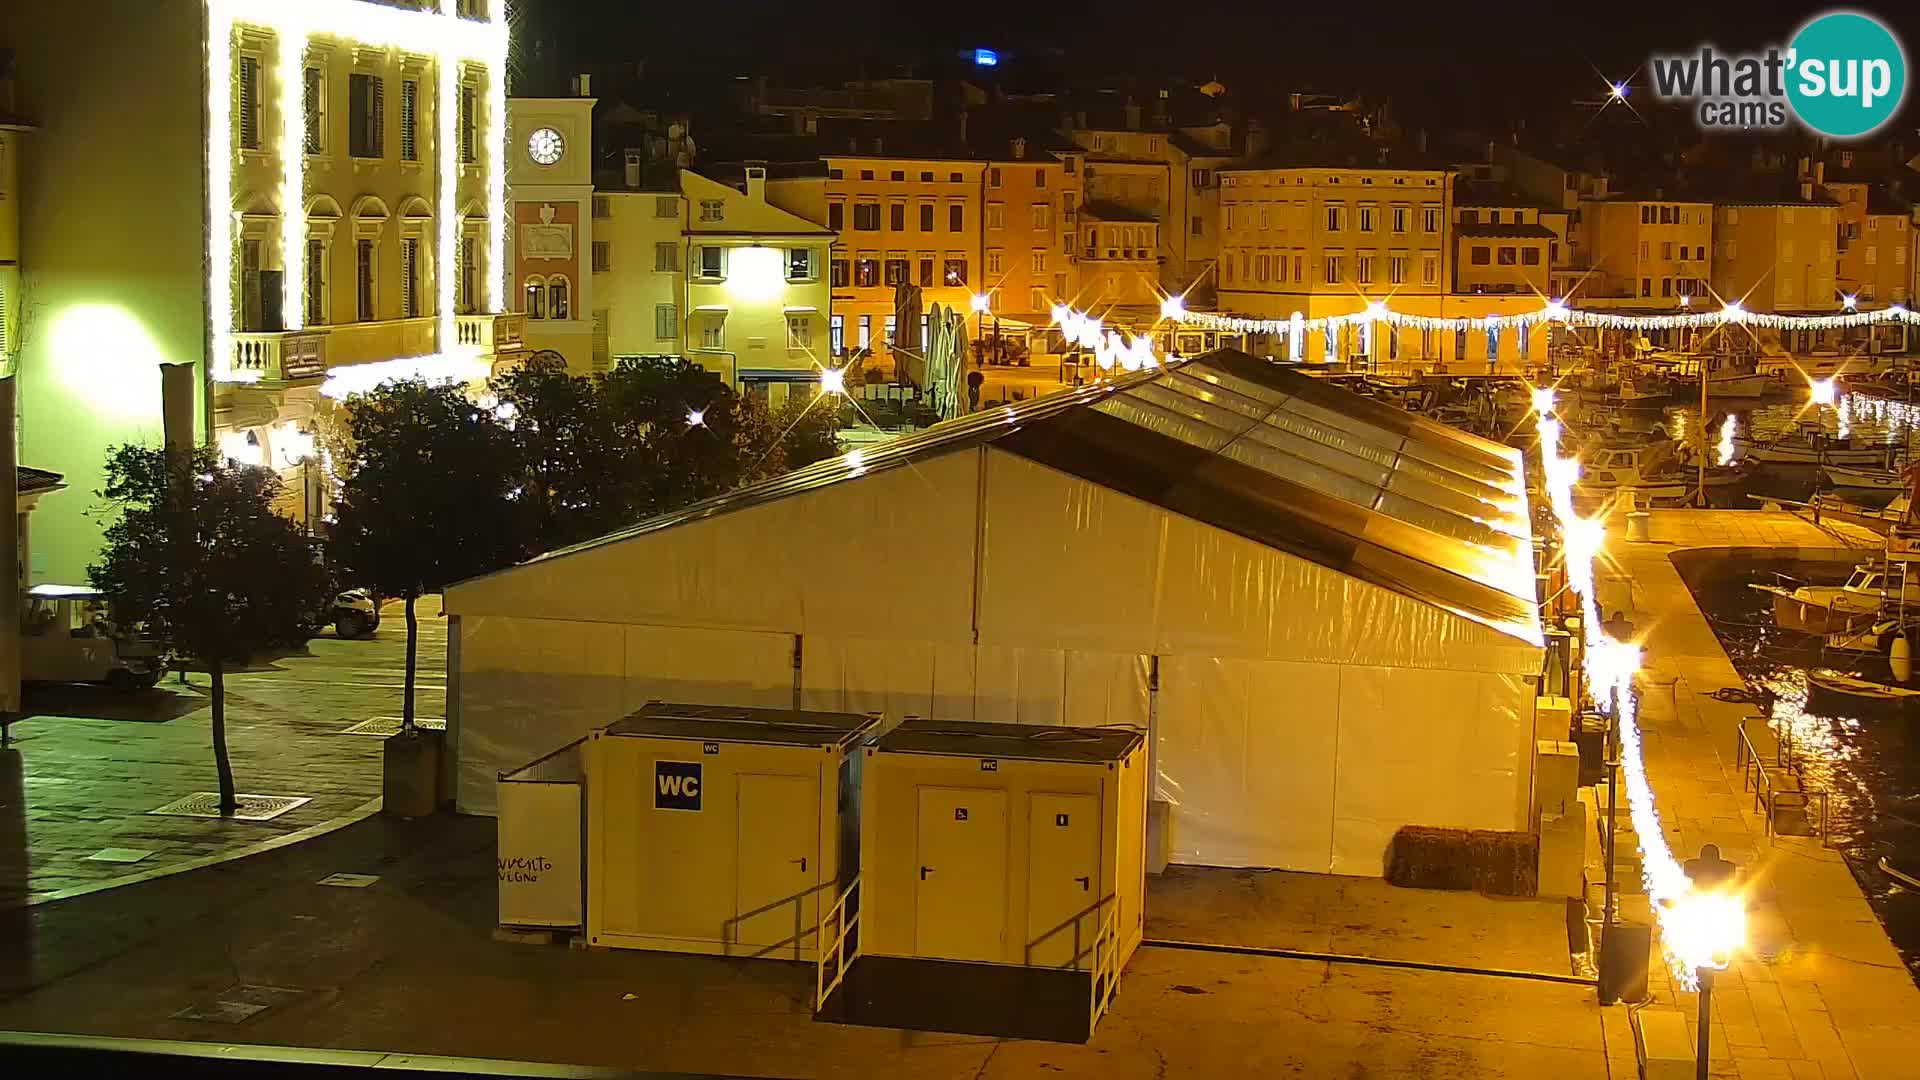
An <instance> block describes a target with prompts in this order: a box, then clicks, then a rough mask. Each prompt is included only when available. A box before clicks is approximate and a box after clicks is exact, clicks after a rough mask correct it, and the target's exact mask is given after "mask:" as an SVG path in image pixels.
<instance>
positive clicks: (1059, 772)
mask: <svg viewBox="0 0 1920 1080" xmlns="http://www.w3.org/2000/svg"><path fill="white" fill-rule="evenodd" d="M863 756H864V757H865V758H866V764H865V769H864V772H863V774H862V776H861V852H862V856H861V874H860V879H859V881H858V883H857V886H855V887H854V888H853V889H851V890H850V893H852V894H857V895H849V896H848V897H846V898H845V899H844V900H843V901H842V903H841V904H837V905H836V906H835V907H833V908H830V909H829V910H828V912H827V915H828V918H827V919H826V920H825V924H826V925H825V927H824V929H823V933H824V935H825V937H824V940H825V941H826V942H827V946H826V948H827V951H828V954H829V955H828V956H827V957H826V959H825V960H823V962H822V966H821V976H822V977H821V980H820V987H821V991H822V992H821V1000H820V1001H819V1003H818V1004H819V1006H820V1018H821V1019H837V1020H843V1021H848V1022H854V1023H863V1024H876V1025H882V1026H892V1027H909V1028H919V1029H932V1030H943V1031H955V1032H965V1033H971V1034H986V1035H1000V1036H1009V1037H1021V1038H1043V1039H1054V1040H1065V1041H1077V1042H1084V1041H1085V1040H1086V1039H1087V1038H1088V1037H1089V1036H1090V1034H1091V1032H1092V1029H1093V1026H1094V1025H1095V1024H1096V1023H1098V1021H1099V1017H1100V1014H1101V1013H1102V1012H1103V1011H1104V1010H1105V1008H1106V1005H1107V1003H1108V1002H1109V1001H1110V1000H1111V998H1112V995H1113V986H1114V983H1115V981H1116V980H1117V979H1118V977H1119V973H1120V971H1121V969H1122V968H1124V967H1125V966H1126V964H1127V961H1128V960H1129V959H1130V958H1131V957H1132V955H1133V951H1134V949H1136V948H1138V947H1139V944H1140V939H1141V936H1142V934H1143V933H1144V932H1145V928H1146V920H1145V917H1144V913H1143V903H1144V899H1145V892H1146V806H1147V776H1146V773H1147V768H1146V740H1145V738H1144V736H1143V735H1142V734H1141V733H1140V732H1139V731H1137V730H1134V729H1132V728H1061V727H1035V726H1028V725H1020V724H974V723H957V722H945V721H937V720H909V721H907V722H906V723H904V724H901V725H900V726H899V727H897V728H895V729H894V730H893V731H891V732H888V733H887V734H885V735H883V736H881V737H880V738H879V739H878V740H876V741H875V742H873V743H872V744H870V745H869V746H868V747H867V749H866V750H865V751H864V754H863ZM848 905H851V906H852V907H854V908H855V913H854V914H853V915H852V916H851V917H849V916H848V915H846V914H845V913H844V912H845V908H846V907H847V906H848ZM849 918H851V921H852V922H853V923H854V924H855V925H854V927H853V929H854V931H855V932H854V933H853V934H852V935H851V936H852V937H854V938H855V939H857V940H856V941H855V944H854V945H852V946H847V945H844V944H841V943H840V942H841V939H843V938H844V937H846V936H848V935H847V934H846V933H845V931H844V927H843V925H842V924H843V923H845V922H846V921H848V920H849ZM842 968H844V969H845V974H844V978H842V977H840V969H842ZM836 982H837V983H840V984H841V985H839V986H837V987H834V986H831V985H830V984H834V983H836ZM829 991H831V992H829Z"/></svg>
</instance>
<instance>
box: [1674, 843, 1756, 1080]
mask: <svg viewBox="0 0 1920 1080" xmlns="http://www.w3.org/2000/svg"><path fill="white" fill-rule="evenodd" d="M1681 869H1682V870H1683V871H1684V872H1685V874H1686V875H1687V880H1688V881H1689V882H1691V883H1692V885H1693V888H1694V891H1693V892H1692V893H1689V894H1688V895H1687V896H1685V897H1682V898H1681V900H1680V901H1679V904H1683V905H1685V906H1686V910H1685V911H1684V913H1683V912H1680V911H1676V912H1675V913H1674V915H1675V917H1674V922H1675V923H1676V924H1678V925H1679V926H1681V927H1683V928H1684V929H1682V930H1681V931H1680V933H1681V934H1682V935H1684V936H1688V937H1692V938H1693V939H1694V940H1685V941H1683V945H1684V946H1685V947H1686V955H1687V956H1688V958H1689V959H1691V960H1692V961H1693V973H1694V978H1695V979H1696V980H1698V982H1699V983H1700V1018H1699V1026H1700V1041H1699V1047H1698V1049H1697V1050H1696V1051H1695V1052H1694V1058H1693V1069H1694V1076H1695V1078H1696V1080H1707V1072H1708V1070H1709V1068H1710V1064H1709V1062H1710V1060H1711V1057H1712V1043H1713V976H1714V973H1716V972H1720V971H1725V970H1726V969H1727V965H1729V964H1731V963H1733V954H1734V951H1735V950H1737V949H1738V948H1740V946H1741V945H1742V944H1743V943H1744V942H1745V941H1746V936H1747V910H1746V902H1745V900H1743V899H1742V898H1741V897H1740V895H1739V894H1738V893H1736V892H1735V891H1734V890H1733V880H1734V875H1735V873H1736V872H1737V871H1738V869H1739V868H1738V867H1737V866H1735V865H1734V864H1733V862H1732V861H1730V860H1728V859H1724V858H1721V856H1720V847H1719V845H1717V844H1704V845H1702V846H1701V848H1700V855H1699V856H1698V857H1697V858H1692V859H1688V860H1687V861H1686V862H1685V863H1684V864H1682V867H1681ZM1676 907H1678V905H1676Z"/></svg>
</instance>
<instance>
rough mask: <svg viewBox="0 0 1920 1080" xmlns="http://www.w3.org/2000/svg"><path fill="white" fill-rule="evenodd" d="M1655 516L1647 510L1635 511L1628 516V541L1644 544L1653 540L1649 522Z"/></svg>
mask: <svg viewBox="0 0 1920 1080" xmlns="http://www.w3.org/2000/svg"><path fill="white" fill-rule="evenodd" d="M1652 517H1653V515H1651V514H1649V513H1647V512H1646V511H1645V510H1635V511H1634V512H1633V513H1631V514H1628V515H1627V539H1628V540H1631V541H1634V542H1635V543H1641V544H1644V543H1646V542H1647V541H1648V540H1651V539H1652V538H1653V536H1652V533H1651V531H1650V524H1649V522H1650V521H1651V520H1652Z"/></svg>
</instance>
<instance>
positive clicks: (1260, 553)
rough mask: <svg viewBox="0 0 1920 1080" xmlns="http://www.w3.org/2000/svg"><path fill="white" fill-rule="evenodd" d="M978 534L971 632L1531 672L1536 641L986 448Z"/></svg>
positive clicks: (1099, 644) (1013, 640) (1066, 642)
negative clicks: (976, 623)
mask: <svg viewBox="0 0 1920 1080" xmlns="http://www.w3.org/2000/svg"><path fill="white" fill-rule="evenodd" d="M983 533H984V546H983V548H982V552H983V559H984V565H983V567H982V569H981V573H980V582H981V595H980V641H981V643H982V644H989V643H991V644H1010V645H1026V646H1040V647H1053V648H1062V647H1076V646H1078V647H1088V648H1099V649H1103V650H1107V651H1113V652H1131V653H1140V654H1150V653H1158V654H1160V655H1163V656H1166V655H1195V654H1198V655H1204V656H1232V657H1239V658H1243V659H1249V660H1300V661H1312V662H1319V663H1334V664H1382V665H1386V666H1407V667H1431V668H1444V669H1451V670H1464V671H1494V672H1502V673H1507V674H1535V673H1537V672H1538V671H1539V670H1540V647H1539V646H1537V645H1533V644H1531V643H1529V642H1526V641H1522V640H1520V639H1518V638H1515V637H1511V636H1509V635H1507V634H1503V633H1501V632H1500V631H1498V630H1495V629H1493V628H1491V627H1488V626H1483V625H1481V624H1479V623H1476V622H1474V621H1472V620H1470V619H1465V618H1461V617H1460V616H1457V615H1454V614H1453V613H1451V612H1448V611H1445V610H1442V609H1440V608H1437V607H1434V606H1432V605H1431V604H1426V603H1422V602H1421V601H1419V600H1415V599H1413V598H1411V597H1407V596H1402V595H1400V594H1399V593H1395V592H1392V591H1390V590H1388V589H1384V588H1381V587H1379V586H1377V585H1372V584H1369V583H1367V582H1364V581H1359V580H1357V579H1355V578H1352V577H1348V576H1347V575H1345V574H1342V573H1340V572H1338V571H1336V570H1331V569H1328V568H1327V567H1324V566H1321V565H1320V564H1318V563H1314V562H1310V561H1308V560H1306V559H1303V558H1300V557H1299V556H1296V555H1291V554H1288V553H1286V552H1283V551H1276V550H1274V549H1273V548H1269V547H1266V546H1265V545H1262V544H1259V543H1256V542H1254V541H1252V540H1248V539H1246V538H1245V537H1242V536H1238V535H1236V534H1233V533H1230V532H1227V531H1225V530H1223V529H1217V528H1214V527H1213V526H1211V525H1208V524H1205V523H1204V522H1199V521H1195V520H1193V519H1191V518H1187V517H1183V516H1181V515H1178V514H1174V513H1171V512H1169V511H1166V510H1163V509H1161V508H1159V507H1157V506H1154V505H1152V504H1150V503H1147V502H1145V501H1142V500H1140V499H1135V498H1133V497H1131V496H1128V495H1123V494H1120V493H1118V492H1115V491H1112V490H1110V489H1108V488H1105V487H1101V486H1100V485H1097V484H1093V483H1090V482H1088V481H1086V480H1082V479H1080V478H1078V477H1075V476H1069V475H1067V474H1066V473H1062V472H1058V471H1056V470H1054V469H1051V468H1049V467H1047V466H1045V465H1039V464H1035V463H1034V462H1031V461H1028V460H1026V459H1024V458H1020V457H1017V456H1014V455H1012V454H1008V453H1004V452H1002V451H999V450H996V449H989V450H988V451H987V496H986V525H985V528H984V529H983ZM1089 583H1097V587H1089Z"/></svg>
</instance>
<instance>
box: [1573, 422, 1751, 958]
mask: <svg viewBox="0 0 1920 1080" xmlns="http://www.w3.org/2000/svg"><path fill="white" fill-rule="evenodd" d="M1729 424H1731V421H1729ZM1538 431H1539V434H1540V454H1541V464H1542V467H1543V471H1544V473H1545V481H1546V485H1547V494H1548V498H1549V501H1550V502H1551V504H1552V507H1553V513H1554V516H1555V518H1557V519H1558V520H1559V523H1560V531H1561V538H1562V554H1563V556H1564V558H1565V561H1566V569H1567V581H1568V586H1569V587H1570V588H1571V589H1572V590H1573V592H1574V593H1575V595H1576V596H1577V598H1578V599H1579V602H1580V613H1581V618H1582V626H1583V632H1584V637H1585V640H1586V650H1585V662H1584V669H1585V673H1586V677H1587V683H1588V687H1589V689H1590V691H1591V693H1592V695H1593V699H1594V701H1595V703H1596V704H1597V705H1598V706H1599V707H1600V708H1601V709H1602V710H1603V711H1604V712H1607V713H1610V714H1611V715H1612V716H1613V717H1614V723H1615V728H1616V730H1617V731H1618V732H1619V739H1620V772H1619V782H1620V784H1621V787H1622V788H1624V789H1625V791H1626V795H1627V813H1628V817H1629V819H1630V820H1631V821H1632V822H1633V827H1634V831H1635V833H1637V834H1638V838H1639V844H1640V855H1641V871H1640V872H1641V877H1642V879H1643V881H1644V883H1645V884H1646V887H1647V894H1648V896H1649V898H1650V899H1651V900H1652V901H1653V904H1654V911H1655V913H1656V915H1657V917H1658V918H1659V921H1660V940H1661V943H1662V946H1663V948H1664V949H1665V951H1666V957H1667V962H1668V967H1669V968H1670V969H1671V970H1672V972H1673V975H1674V979H1675V981H1676V982H1678V983H1679V984H1680V985H1681V986H1682V987H1683V988H1685V989H1689V990H1690V989H1693V988H1694V987H1695V984H1696V974H1695V973H1696V972H1697V971H1698V970H1699V969H1701V968H1703V967H1706V968H1712V967H1724V966H1725V965H1726V963H1727V962H1728V961H1729V960H1730V959H1731V957H1732V954H1733V952H1734V951H1735V950H1736V949H1737V948H1738V947H1739V945H1740V944H1741V942H1742V941H1744V939H1745V918H1746V915H1745V911H1744V909H1740V910H1735V909H1736V908H1738V907H1739V901H1738V900H1737V899H1735V900H1728V899H1725V898H1723V897H1714V896H1712V895H1710V894H1703V893H1697V892H1695V890H1694V889H1693V884H1692V882H1691V881H1689V880H1688V879H1687V876H1686V871H1685V869H1684V868H1683V867H1682V866H1681V864H1680V862H1679V861H1678V860H1677V859H1675V858H1674V856H1673V852H1672V850H1671V849H1670V848H1668V846H1667V841H1666V834H1665V832H1664V831H1662V827H1661V823H1660V814H1659V811H1658V809H1657V808H1656V807H1655V804H1654V796H1653V787H1652V785H1651V784H1650V783H1649V782H1648V779H1647V771H1646V758H1645V753H1644V748H1643V746H1642V745H1641V737H1640V728H1639V724H1638V722H1637V716H1636V700H1635V697H1634V690H1633V679H1634V675H1635V674H1636V673H1637V672H1638V671H1639V669H1640V660H1641V655H1640V649H1639V647H1638V646H1637V645H1634V644H1633V643H1631V642H1623V641H1615V640H1614V639H1613V638H1611V637H1610V636H1608V634H1607V633H1606V631H1605V629H1604V628H1603V627H1602V624H1601V622H1600V608H1599V603H1598V601H1597V599H1596V593H1595V589H1594V579H1593V561H1594V560H1595V559H1596V558H1598V557H1599V556H1600V554H1601V552H1602V550H1603V549H1604V546H1605V541H1606V529H1605V525H1604V523H1603V522H1602V521H1601V520H1600V519H1598V518H1582V517H1580V516H1578V515H1577V514H1575V513H1574V511H1573V498H1572V486H1573V481H1574V480H1575V479H1577V478H1578V476H1579V465H1578V464H1577V463H1576V462H1574V461H1573V459H1571V458H1562V457H1561V456H1560V453H1559V447H1560V436H1561V427H1560V424H1559V422H1558V421H1557V420H1555V419H1553V418H1552V417H1551V416H1548V415H1545V414H1543V415H1542V416H1541V417H1540V419H1539V423H1538ZM1722 433H1723V437H1730V435H1731V427H1730V426H1729V427H1724V428H1723V429H1722Z"/></svg>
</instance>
